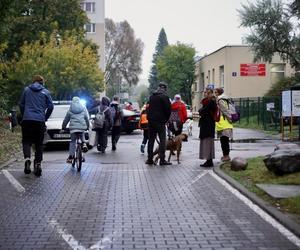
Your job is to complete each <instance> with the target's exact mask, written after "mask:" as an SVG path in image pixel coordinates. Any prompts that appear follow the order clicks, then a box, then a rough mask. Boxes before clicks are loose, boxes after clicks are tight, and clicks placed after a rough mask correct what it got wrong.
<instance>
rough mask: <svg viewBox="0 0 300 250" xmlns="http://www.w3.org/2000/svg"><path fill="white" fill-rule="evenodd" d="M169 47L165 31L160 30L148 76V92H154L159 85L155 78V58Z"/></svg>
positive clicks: (156, 77)
mask: <svg viewBox="0 0 300 250" xmlns="http://www.w3.org/2000/svg"><path fill="white" fill-rule="evenodd" d="M168 45H169V43H168V39H167V35H166V32H165V29H164V28H162V29H161V30H160V32H159V35H158V39H157V42H156V46H155V52H154V54H153V59H152V66H151V70H150V74H149V79H148V80H149V92H150V93H152V92H153V91H155V90H156V89H157V87H158V84H159V79H158V76H157V65H156V63H157V58H158V57H159V56H161V55H162V53H163V51H164V49H165V48H166V47H167V46H168Z"/></svg>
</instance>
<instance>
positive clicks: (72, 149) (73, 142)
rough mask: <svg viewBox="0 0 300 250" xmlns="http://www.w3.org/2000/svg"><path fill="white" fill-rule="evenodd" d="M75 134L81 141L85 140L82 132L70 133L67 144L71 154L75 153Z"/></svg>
mask: <svg viewBox="0 0 300 250" xmlns="http://www.w3.org/2000/svg"><path fill="white" fill-rule="evenodd" d="M77 136H80V139H81V141H82V142H85V138H84V132H75V133H71V141H70V145H69V155H71V156H74V155H75V149H76V139H77Z"/></svg>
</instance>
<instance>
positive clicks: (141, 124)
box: [139, 102, 149, 154]
mask: <svg viewBox="0 0 300 250" xmlns="http://www.w3.org/2000/svg"><path fill="white" fill-rule="evenodd" d="M148 105H149V102H147V103H146V104H145V105H144V106H143V108H142V111H141V115H140V121H139V127H140V129H142V130H143V141H142V144H141V147H140V150H141V153H142V154H144V153H145V147H146V144H147V142H148V139H149V130H148V118H147V108H148Z"/></svg>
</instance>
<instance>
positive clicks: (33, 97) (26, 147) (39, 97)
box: [19, 75, 53, 176]
mask: <svg viewBox="0 0 300 250" xmlns="http://www.w3.org/2000/svg"><path fill="white" fill-rule="evenodd" d="M32 82H33V83H32V84H31V85H29V86H28V87H26V88H25V89H24V91H23V94H22V96H21V100H20V103H19V107H20V111H21V115H22V123H21V126H22V145H23V154H24V159H25V168H24V173H25V174H30V173H31V169H30V165H31V160H30V158H31V146H32V144H35V158H34V174H35V175H36V176H41V174H42V168H41V162H42V160H43V141H44V133H45V130H46V126H45V122H46V121H47V120H48V118H49V117H50V115H51V113H52V111H53V103H52V98H51V96H50V93H49V91H48V90H47V89H46V88H45V87H44V86H43V85H44V79H43V77H42V76H40V75H36V76H34V77H33V81H32Z"/></svg>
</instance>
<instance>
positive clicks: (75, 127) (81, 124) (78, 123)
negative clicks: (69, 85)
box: [62, 96, 90, 163]
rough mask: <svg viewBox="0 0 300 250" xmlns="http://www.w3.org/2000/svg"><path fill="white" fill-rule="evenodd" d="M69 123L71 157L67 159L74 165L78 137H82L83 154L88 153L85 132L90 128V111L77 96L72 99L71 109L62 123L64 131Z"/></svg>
mask: <svg viewBox="0 0 300 250" xmlns="http://www.w3.org/2000/svg"><path fill="white" fill-rule="evenodd" d="M69 122H70V125H69V129H70V134H71V141H70V145H69V157H68V158H67V163H72V160H73V159H74V155H75V149H76V139H77V135H79V136H80V138H81V140H82V142H83V147H82V150H83V152H87V151H88V148H87V145H86V143H85V138H84V131H86V130H88V129H89V127H90V122H89V114H88V111H87V109H86V107H85V106H83V105H82V104H81V103H80V98H79V97H77V96H74V97H73V99H72V103H71V105H70V109H69V110H68V112H67V114H66V116H65V118H64V120H63V123H62V130H66V127H67V124H68V123H69Z"/></svg>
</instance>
